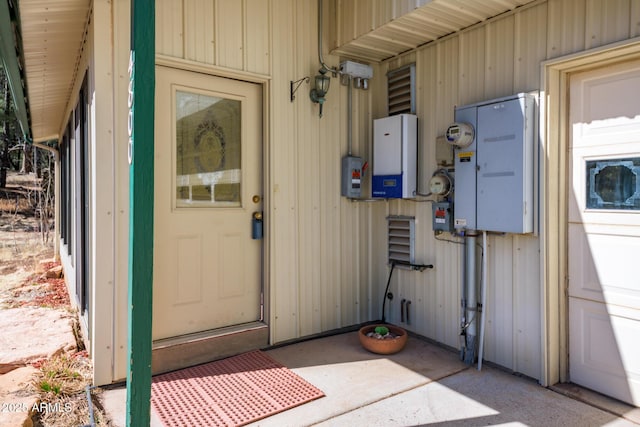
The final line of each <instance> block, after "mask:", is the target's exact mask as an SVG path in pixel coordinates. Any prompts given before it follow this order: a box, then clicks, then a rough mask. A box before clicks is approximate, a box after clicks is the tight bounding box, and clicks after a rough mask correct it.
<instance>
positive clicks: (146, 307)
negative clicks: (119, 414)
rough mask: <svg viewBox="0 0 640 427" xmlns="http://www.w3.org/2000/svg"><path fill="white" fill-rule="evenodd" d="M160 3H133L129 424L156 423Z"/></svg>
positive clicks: (137, 0) (147, 0)
mask: <svg viewBox="0 0 640 427" xmlns="http://www.w3.org/2000/svg"><path fill="white" fill-rule="evenodd" d="M154 92H155V0H131V53H130V59H129V97H128V98H129V100H128V104H129V105H128V106H129V120H128V131H129V164H130V168H129V194H130V196H129V212H130V213H129V333H128V340H127V341H128V352H129V365H128V368H127V416H126V420H127V426H129V427H131V426H134V427H138V426H148V425H149V423H150V421H151V345H152V343H151V321H152V310H153V292H152V291H153V143H154V132H153V130H154Z"/></svg>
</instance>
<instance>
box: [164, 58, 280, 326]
mask: <svg viewBox="0 0 640 427" xmlns="http://www.w3.org/2000/svg"><path fill="white" fill-rule="evenodd" d="M156 66H164V67H170V68H176V69H179V70H185V71H193V72H196V73H201V74H208V75H210V76H213V77H222V78H228V79H234V80H239V81H243V82H247V83H254V84H258V85H260V86H261V87H262V105H261V108H262V182H263V192H262V195H263V201H262V203H263V205H262V209H263V212H264V224H263V231H264V232H263V241H262V288H263V293H262V298H263V301H262V306H263V310H264V313H263V315H262V318H263V322H264V323H265V324H266V325H267V327H269V329H271V328H270V323H271V322H270V319H271V317H270V304H269V301H270V298H269V295H270V282H269V277H270V270H271V269H270V266H271V251H270V246H271V245H270V235H271V233H270V230H271V224H272V222H271V197H269V196H270V195H271V193H270V188H271V172H270V164H271V162H270V159H271V154H270V153H271V150H270V148H271V143H270V142H271V125H270V121H269V117H270V109H269V105H270V96H269V94H270V93H271V76H267V75H264V74H258V73H251V72H246V71H241V70H232V69H229V68H224V67H218V66H214V65H208V64H203V63H198V62H193V61H188V60H184V59H180V58H173V57H170V56H165V55H158V54H156Z"/></svg>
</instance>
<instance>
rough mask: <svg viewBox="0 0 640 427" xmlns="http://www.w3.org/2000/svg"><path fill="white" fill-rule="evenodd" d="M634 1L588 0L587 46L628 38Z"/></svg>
mask: <svg viewBox="0 0 640 427" xmlns="http://www.w3.org/2000/svg"><path fill="white" fill-rule="evenodd" d="M632 1H636V0H607V1H602V0H587V16H586V23H587V24H586V31H585V33H586V34H585V36H586V40H585V48H587V49H589V48H592V47H597V46H602V45H604V44H607V43H612V42H615V41H619V40H624V39H626V38H628V37H629V33H630V31H629V24H630V22H629V17H630V15H631V13H630V12H631V2H632Z"/></svg>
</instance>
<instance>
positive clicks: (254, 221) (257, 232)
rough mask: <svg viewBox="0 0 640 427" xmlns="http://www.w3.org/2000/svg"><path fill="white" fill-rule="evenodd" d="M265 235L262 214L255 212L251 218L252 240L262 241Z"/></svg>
mask: <svg viewBox="0 0 640 427" xmlns="http://www.w3.org/2000/svg"><path fill="white" fill-rule="evenodd" d="M263 235H264V231H263V222H262V212H254V213H253V215H252V217H251V238H252V239H253V240H260V239H262V236H263Z"/></svg>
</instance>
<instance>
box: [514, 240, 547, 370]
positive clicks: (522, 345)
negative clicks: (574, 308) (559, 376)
mask: <svg viewBox="0 0 640 427" xmlns="http://www.w3.org/2000/svg"><path fill="white" fill-rule="evenodd" d="M513 244H514V248H513V249H514V260H513V283H514V284H520V283H526V284H527V285H526V286H518V285H514V287H513V288H514V298H513V307H514V314H513V317H514V322H513V324H514V331H513V333H514V344H513V347H514V354H515V355H516V359H515V360H514V366H513V368H512V369H513V370H514V371H517V372H522V373H523V374H525V375H528V376H530V377H532V378H537V377H538V376H539V375H540V372H541V369H542V360H541V358H540V354H541V350H540V345H539V342H538V341H537V340H536V339H535V338H533V337H539V336H541V334H542V321H541V314H540V313H541V312H542V305H541V297H540V295H541V290H540V287H538V286H535V284H536V283H541V271H540V239H539V238H537V237H533V236H514V242H513Z"/></svg>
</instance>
